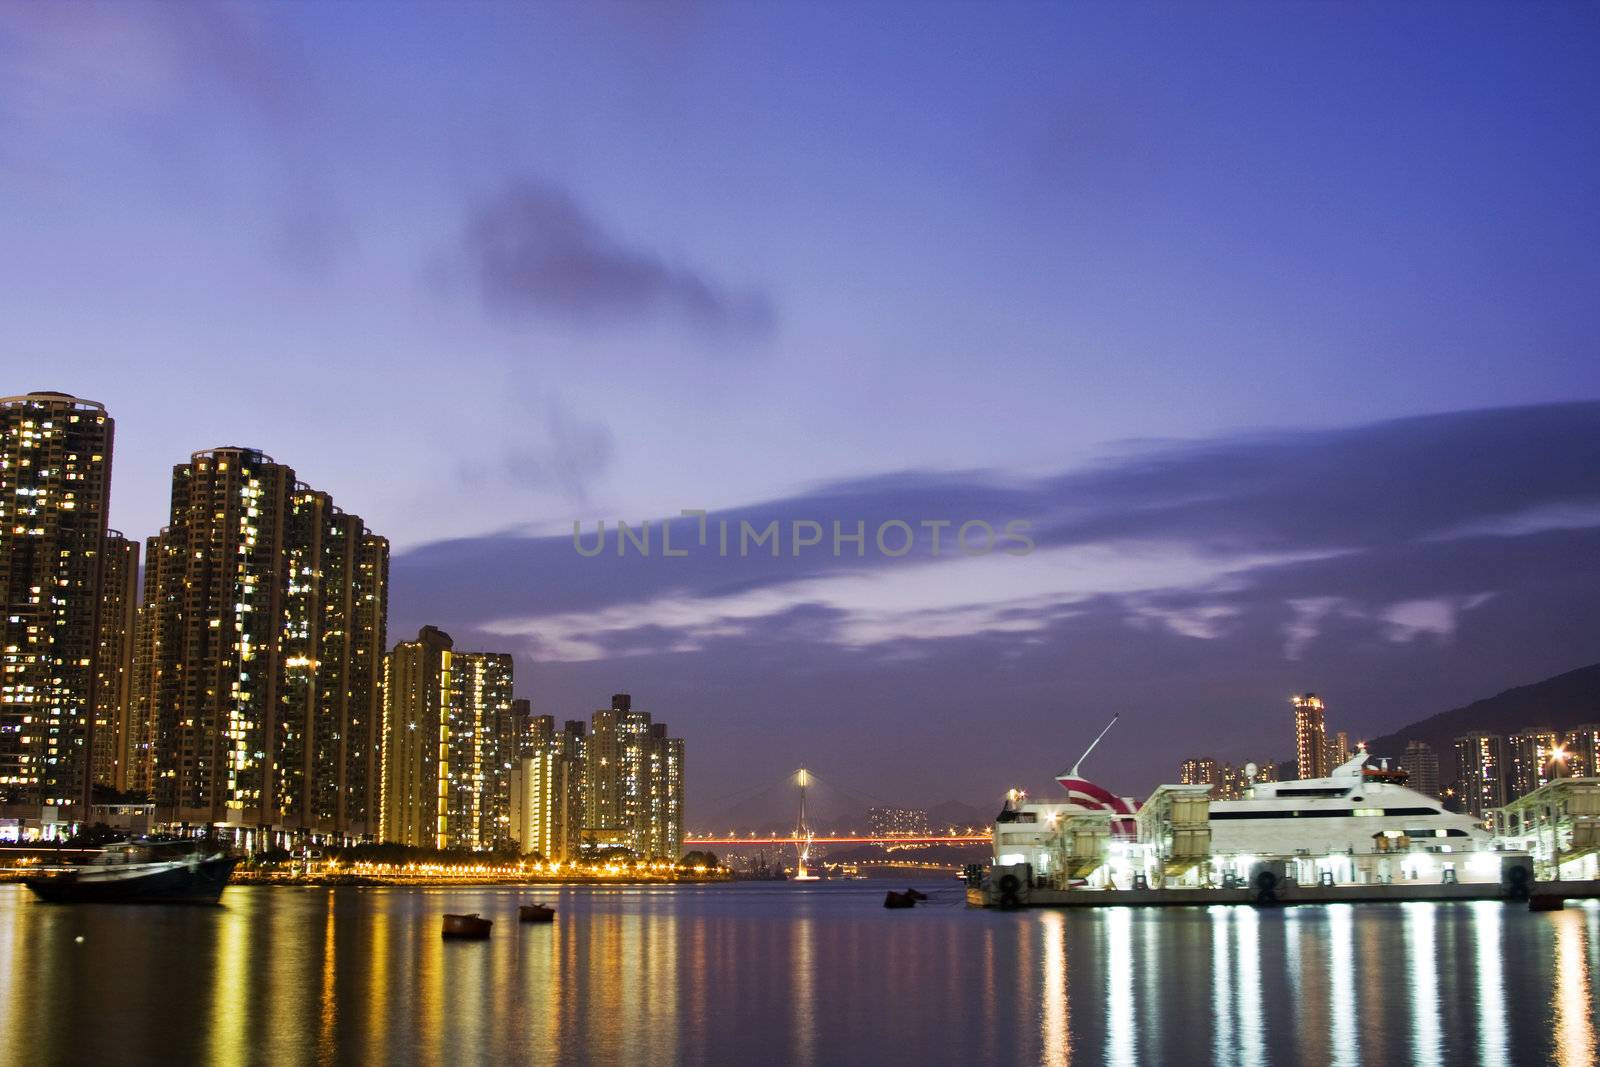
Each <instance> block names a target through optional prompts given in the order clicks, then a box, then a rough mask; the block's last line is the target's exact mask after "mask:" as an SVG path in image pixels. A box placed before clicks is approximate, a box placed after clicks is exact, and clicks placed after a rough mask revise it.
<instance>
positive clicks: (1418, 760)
mask: <svg viewBox="0 0 1600 1067" xmlns="http://www.w3.org/2000/svg"><path fill="white" fill-rule="evenodd" d="M1400 766H1401V768H1402V769H1404V770H1405V772H1406V775H1407V776H1408V778H1407V783H1406V784H1407V785H1409V786H1410V787H1411V788H1412V789H1415V790H1416V791H1417V792H1419V793H1426V794H1427V795H1428V796H1430V797H1435V798H1438V797H1443V796H1444V792H1443V789H1442V785H1441V783H1440V781H1439V754H1438V753H1437V752H1435V751H1434V750H1433V746H1432V745H1430V744H1428V743H1427V742H1426V741H1407V742H1406V750H1405V754H1404V755H1402V756H1401V757H1400Z"/></svg>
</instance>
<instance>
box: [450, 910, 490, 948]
mask: <svg viewBox="0 0 1600 1067" xmlns="http://www.w3.org/2000/svg"><path fill="white" fill-rule="evenodd" d="M493 926H494V920H493V919H485V918H484V917H483V916H481V915H479V914H478V913H477V912H475V911H474V912H471V913H469V914H466V915H446V916H445V917H444V929H443V930H441V931H440V936H442V937H447V938H455V939H458V940H462V941H482V940H483V939H485V938H487V937H488V936H489V931H490V929H491V928H493Z"/></svg>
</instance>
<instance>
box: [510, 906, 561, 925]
mask: <svg viewBox="0 0 1600 1067" xmlns="http://www.w3.org/2000/svg"><path fill="white" fill-rule="evenodd" d="M517 914H518V917H519V918H520V919H521V920H522V921H523V922H525V923H547V922H551V921H553V920H554V919H555V917H556V909H554V908H552V907H551V906H550V905H548V904H522V905H519V906H518V908H517Z"/></svg>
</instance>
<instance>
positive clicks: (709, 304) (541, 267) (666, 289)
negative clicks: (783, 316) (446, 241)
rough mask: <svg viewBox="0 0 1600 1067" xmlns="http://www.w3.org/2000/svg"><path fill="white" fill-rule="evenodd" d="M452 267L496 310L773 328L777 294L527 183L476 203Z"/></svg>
mask: <svg viewBox="0 0 1600 1067" xmlns="http://www.w3.org/2000/svg"><path fill="white" fill-rule="evenodd" d="M446 259H447V261H448V262H449V263H450V264H451V269H450V270H449V273H451V274H458V273H459V274H460V275H462V276H464V277H465V278H466V279H468V280H469V281H470V283H471V285H472V286H473V287H474V288H475V289H476V291H477V293H478V295H479V296H480V297H481V298H482V300H483V302H484V305H485V306H486V307H487V308H488V309H489V310H490V311H491V312H493V313H495V314H496V315H500V316H503V317H507V318H523V317H526V316H530V315H545V316H554V317H558V318H564V319H567V320H575V321H580V322H589V323H598V322H616V321H646V320H651V319H655V318H658V317H663V316H664V317H668V318H675V319H677V320H679V321H682V322H685V323H687V324H689V325H690V326H693V327H695V328H696V329H699V330H701V331H703V332H705V333H708V334H712V335H716V336H721V337H727V338H730V339H739V338H751V337H760V336H764V335H766V334H767V333H769V332H770V331H771V329H772V326H773V321H774V314H773V309H772V304H771V301H770V300H769V299H768V298H767V297H766V296H765V295H764V294H761V293H758V292H738V291H735V290H733V289H730V288H726V287H724V286H723V285H721V284H719V283H717V282H714V281H712V280H710V279H708V278H707V277H705V276H703V275H702V274H700V273H699V272H697V271H695V270H693V269H691V268H689V267H686V266H683V265H681V264H675V263H671V262H669V261H667V260H666V259H665V258H663V257H661V256H659V255H656V254H655V253H653V252H651V251H649V250H647V249H644V248H640V247H637V246H633V245H630V244H629V243H627V242H626V241H625V240H623V239H622V238H621V237H619V236H617V235H615V234H612V233H609V232H607V230H606V229H605V228H604V227H603V226H602V225H601V224H600V223H599V222H598V221H597V220H596V219H595V218H593V217H592V216H591V215H590V214H589V213H588V212H587V211H586V210H585V209H584V208H583V207H582V206H581V205H580V204H579V203H578V202H577V201H576V200H575V199H574V198H573V197H572V195H571V194H570V193H568V192H567V191H565V190H563V189H559V188H556V187H554V186H551V185H549V184H545V183H542V182H537V181H533V180H526V179H525V180H522V181H518V182H515V183H512V184H511V185H508V186H507V187H506V188H504V189H503V190H501V191H500V192H498V193H497V194H495V195H493V196H489V197H486V198H483V199H481V200H479V201H478V202H477V203H475V204H473V205H472V207H471V209H470V211H469V212H468V216H467V220H466V223H465V226H464V227H463V230H462V233H461V237H460V240H459V243H458V246H457V248H455V249H454V250H453V251H452V253H451V254H450V255H448V256H447V257H446Z"/></svg>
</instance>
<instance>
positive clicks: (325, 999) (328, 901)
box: [317, 889, 339, 1063]
mask: <svg viewBox="0 0 1600 1067" xmlns="http://www.w3.org/2000/svg"><path fill="white" fill-rule="evenodd" d="M323 908H324V909H325V910H326V912H327V921H325V922H324V923H323V924H322V998H321V1003H320V1005H319V1008H320V1012H321V1020H322V1025H321V1026H320V1027H319V1028H318V1030H317V1062H319V1063H333V1062H334V1060H335V1053H336V1052H337V1048H336V1046H335V1045H334V1034H335V1032H336V1024H337V1023H338V1021H339V1003H338V1000H337V998H336V997H335V996H334V984H333V977H334V974H335V973H336V971H337V968H336V966H335V960H334V947H333V946H334V941H333V891H332V890H331V889H330V890H329V891H328V894H327V897H326V898H325V900H324V903H323Z"/></svg>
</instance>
